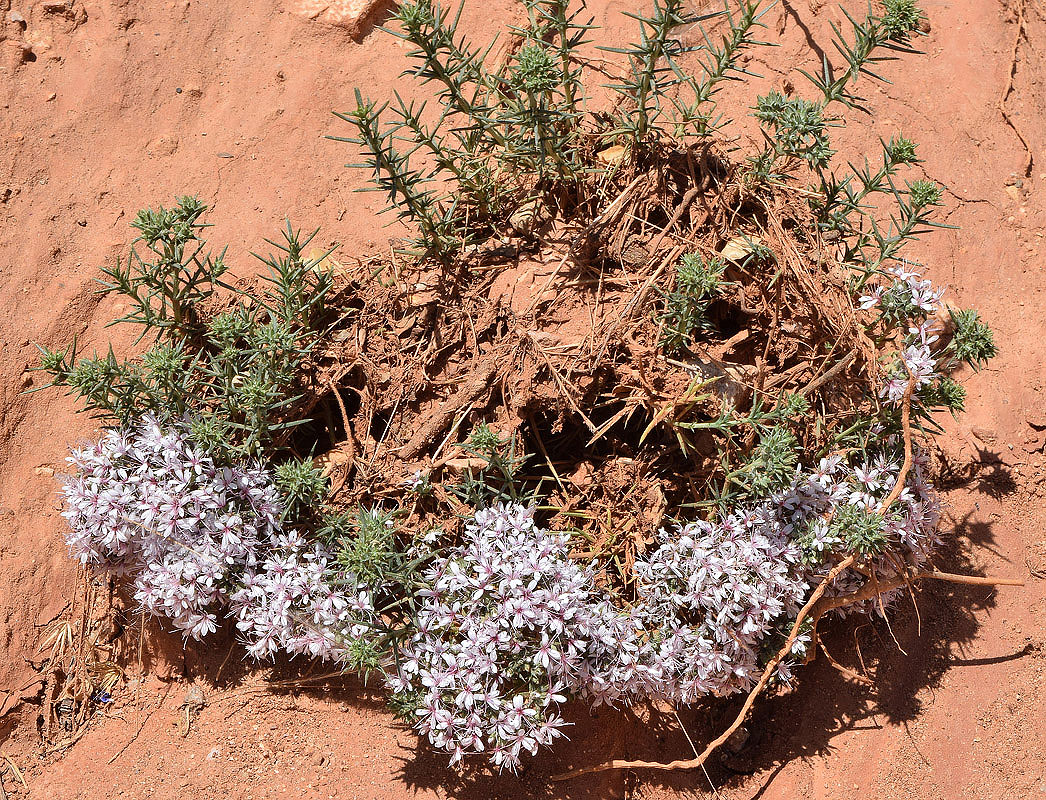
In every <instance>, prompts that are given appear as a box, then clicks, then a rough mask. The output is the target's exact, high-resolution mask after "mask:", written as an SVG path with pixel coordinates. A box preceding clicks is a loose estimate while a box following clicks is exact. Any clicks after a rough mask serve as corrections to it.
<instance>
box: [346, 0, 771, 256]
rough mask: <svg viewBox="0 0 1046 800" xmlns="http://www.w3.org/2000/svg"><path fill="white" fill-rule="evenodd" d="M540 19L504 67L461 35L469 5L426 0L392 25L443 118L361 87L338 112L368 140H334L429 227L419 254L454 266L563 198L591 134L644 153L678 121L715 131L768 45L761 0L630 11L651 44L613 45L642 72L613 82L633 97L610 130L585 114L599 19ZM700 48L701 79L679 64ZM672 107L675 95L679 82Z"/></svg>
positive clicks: (530, 18) (579, 176)
mask: <svg viewBox="0 0 1046 800" xmlns="http://www.w3.org/2000/svg"><path fill="white" fill-rule="evenodd" d="M522 2H523V6H524V8H525V9H526V11H527V25H526V27H522V28H514V29H513V31H514V32H515V33H517V34H519V35H520V36H521V37H522V38H523V44H522V46H521V47H519V48H518V49H517V50H516V51H515V53H514V54H513V55H512V56H511V57H510V58H509V59H508V60H507V61H506V62H505V63H503V64H500V65H497V66H490V65H488V63H487V55H488V53H489V52H490V51H491V47H492V46H491V47H487V48H485V49H481V48H477V47H475V46H474V45H472V44H471V43H470V42H468V41H467V39H466V38H465V37H464V36H462V35H460V34H459V32H458V23H459V19H460V14H461V7H460V6H459V7H458V10H457V12H456V13H455V14H454V15H451V14H450V12H449V10H448V9H446V8H443V7H442V6H440V5H439V4H438V3H436V2H434V0H412V2H407V3H404V4H403V5H401V6H400V7H399V8H398V10H397V11H396V12H395V14H394V15H393V21H394V23H395V27H394V28H392V29H389V33H391V34H392V35H394V36H397V37H398V38H400V39H402V40H404V41H405V42H406V43H407V44H408V46H409V47H410V50H409V51H408V57H409V58H410V59H411V60H412V61H413V62H414V66H413V67H412V68H411V69H410V70H408V74H409V75H411V76H412V77H413V78H415V79H416V80H417V81H418V82H419V84H421V85H425V84H429V83H434V84H436V86H437V97H436V105H437V106H438V108H439V109H440V110H439V113H438V114H437V115H436V116H435V118H434V119H433V118H432V115H431V114H427V113H426V104H425V103H415V102H414V101H409V102H408V101H405V100H404V99H403V98H401V97H400V96H399V95H395V98H394V102H386V103H382V104H378V103H376V102H374V101H371V100H368V99H365V98H364V97H363V95H362V93H361V92H360V91H359V90H357V91H356V109H355V110H354V111H351V112H347V113H338V114H337V116H338V117H339V118H340V119H342V120H344V121H346V122H348V123H350V124H351V125H352V126H353V127H354V128H355V132H356V135H354V136H349V137H331V138H333V139H335V140H336V141H343V142H350V143H353V144H355V145H356V146H357V147H358V148H359V150H360V152H361V153H362V157H363V160H362V161H361V162H359V163H356V164H352V165H350V166H354V167H359V168H364V169H367V170H369V171H370V172H371V174H372V176H373V183H374V187H373V188H374V189H375V190H378V191H382V192H384V193H385V194H386V195H387V197H388V200H389V208H390V209H395V211H396V213H397V214H398V215H399V217H400V218H401V219H404V220H409V221H410V222H412V223H413V224H414V225H416V226H417V229H418V233H419V234H420V235H419V238H418V239H417V240H416V241H415V243H414V251H413V252H414V253H416V254H419V255H422V256H427V257H432V258H435V259H437V260H441V261H448V260H450V259H451V258H453V257H454V256H455V255H456V254H457V253H458V252H459V251H460V250H461V249H462V248H463V247H467V246H469V245H470V244H475V243H478V242H481V241H483V240H485V239H487V238H489V237H490V236H492V235H494V234H496V233H498V232H499V231H501V230H503V228H504V226H505V225H506V223H507V221H508V219H509V217H510V216H511V215H512V214H513V213H514V212H516V211H517V210H519V209H521V208H528V207H530V206H532V205H534V204H535V203H538V202H541V201H543V200H546V199H547V200H553V199H554V200H555V201H556V202H557V203H559V202H562V200H563V198H564V197H569V196H571V195H572V194H575V193H576V191H575V190H576V187H577V184H578V182H579V181H581V180H583V179H584V178H585V176H586V175H588V174H590V173H591V172H592V171H593V170H595V169H596V168H597V167H596V166H595V165H594V164H593V160H592V158H591V156H592V149H591V145H590V144H589V141H590V140H591V137H586V136H584V135H583V133H584V129H583V127H582V126H583V124H585V123H592V124H594V126H595V130H593V131H592V133H594V134H595V135H596V136H598V137H599V138H600V139H602V140H604V141H605V140H608V139H609V140H617V141H621V142H623V143H625V144H627V145H628V146H630V147H631V148H632V149H633V150H635V149H640V148H643V147H646V146H648V145H650V144H651V143H652V142H654V141H656V140H658V139H659V138H660V137H662V136H664V135H665V131H666V130H667V129H668V128H672V129H674V130H675V131H676V132H677V134H679V135H686V134H696V135H699V136H707V135H709V134H710V133H712V132H713V131H714V130H715V129H716V127H717V126H718V125H719V122H720V121H719V120H718V119H714V118H713V113H712V112H713V110H714V100H713V95H714V94H715V92H716V90H717V88H718V86H719V84H721V83H722V82H723V81H725V80H729V79H732V78H735V77H737V75H738V74H743V73H744V72H745V70H744V69H742V68H740V67H738V66H737V64H736V59H737V57H738V55H739V54H740V52H741V51H742V50H743V49H744V48H746V47H749V46H752V45H755V44H759V42H756V41H755V39H754V38H753V32H754V30H755V29H757V28H758V27H761V23H760V22H759V19H760V17H761V15H762V12H761V11H760V4H759V2H758V1H757V0H741V2H739V3H738V5H737V7H736V8H733V7H731V5H730V4H729V3H727V4H726V5H725V10H724V11H723V12H717V13H714V14H707V15H703V16H697V15H693V14H691V13H689V12H687V11H685V10H684V7H683V2H682V0H656V2H655V3H654V8H653V10H652V12H651V13H650V14H649V15H642V14H634V13H628V16H630V17H632V18H633V19H635V20H636V22H637V23H638V39H639V41H638V43H637V44H636V45H634V46H632V47H628V48H620V49H615V48H610V50H611V52H615V53H620V54H623V55H624V56H625V57H626V61H627V65H628V73H627V74H626V76H625V77H624V78H623V79H622V81H621V82H620V83H617V84H614V85H613V86H612V87H611V88H612V89H613V90H614V91H615V92H617V93H618V94H619V95H621V96H622V98H623V101H622V102H621V103H619V104H618V106H617V107H616V109H615V111H614V113H613V114H612V115H611V119H610V122H609V124H604V123H602V122H596V120H595V119H594V118H588V117H586V115H584V114H583V111H582V102H583V101H584V99H585V98H584V92H583V87H582V86H581V74H582V69H583V66H584V63H585V59H584V58H583V57H582V55H581V52H580V50H581V48H582V47H583V45H584V44H585V38H584V37H585V33H586V31H587V30H588V29H589V28H591V27H592V26H591V25H590V24H588V23H583V22H581V21H580V20H579V14H580V13H581V10H582V9H583V5H582V6H581V7H580V8H578V9H577V10H574V11H571V10H569V6H570V2H569V0H522ZM722 14H725V15H726V16H727V18H728V22H729V26H728V29H727V31H726V33H724V34H723V36H722V38H721V39H720V40H719V41H714V40H713V39H712V38H711V37H709V36H708V35H707V34H704V32H703V31H702V35H703V37H704V41H703V44H701V45H697V46H692V47H691V46H684V45H683V44H682V43H681V41H680V39H679V38H678V33H679V31H680V30H681V29H682V28H683V27H685V26H691V25H693V24H694V23H699V22H701V21H703V20H707V19H711V18H712V17H718V16H720V15H722ZM690 52H695V53H699V57H700V66H701V74H700V75H699V76H695V75H688V74H686V73H685V72H684V71H683V70H682V69H681V67H680V66H679V64H678V63H677V61H676V59H677V58H678V57H679V56H681V55H682V54H684V53H690ZM670 89H671V90H673V91H672V92H671V94H673V95H674V96H673V98H672V100H671V103H666V102H665V101H666V99H667V98H668V97H669V90H670Z"/></svg>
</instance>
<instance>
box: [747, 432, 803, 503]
mask: <svg viewBox="0 0 1046 800" xmlns="http://www.w3.org/2000/svg"><path fill="white" fill-rule="evenodd" d="M798 463H799V443H798V441H797V440H796V438H795V434H794V433H792V431H791V430H789V429H788V428H787V427H785V426H783V425H774V426H772V427H770V428H767V429H765V430H763V432H762V433H761V434H760V436H759V443H758V444H757V445H756V446H755V447H754V448H753V449H752V453H751V455H750V456H749V458H748V460H747V462H746V463H745V464H744V465H742V466H741V468H740V469H739V470H737V471H736V473H735V474H734V475H733V477H732V480H733V482H734V483H735V484H737V485H738V486H740V487H741V488H742V490H743V491H744V493H745V494H747V495H749V496H751V497H767V496H769V495H770V494H772V493H773V492H775V491H777V490H779V489H782V488H783V487H784V486H786V485H787V483H788V481H789V480H791V478H792V475H793V474H794V473H795V467H796V465H797V464H798Z"/></svg>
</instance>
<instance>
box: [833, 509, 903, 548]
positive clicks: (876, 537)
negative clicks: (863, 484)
mask: <svg viewBox="0 0 1046 800" xmlns="http://www.w3.org/2000/svg"><path fill="white" fill-rule="evenodd" d="M885 523H886V520H885V519H884V518H883V515H882V514H880V513H879V512H878V511H870V510H868V509H866V508H865V507H864V506H860V505H841V506H839V508H838V509H837V510H836V512H835V516H834V517H833V518H832V521H831V524H830V526H829V530H830V531H831V532H832V533H833V534H834V535H835V536H837V537H838V538H839V539H841V540H842V541H843V542H844V543H845V545H846V549H847V551H848V552H851V553H857V554H859V555H862V556H877V555H880V554H881V553H883V551H885V550H886V546H887V544H888V543H889V537H888V536H887V535H886V524H885Z"/></svg>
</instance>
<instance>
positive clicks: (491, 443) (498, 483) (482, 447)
mask: <svg viewBox="0 0 1046 800" xmlns="http://www.w3.org/2000/svg"><path fill="white" fill-rule="evenodd" d="M461 449H462V450H464V451H465V452H466V453H467V454H468V455H470V456H473V457H475V458H478V459H481V460H482V461H483V466H482V467H481V468H479V469H478V470H473V469H472V468H469V469H467V470H466V471H465V474H464V476H463V477H462V480H461V482H460V484H459V485H458V486H455V487H452V488H451V491H453V492H454V494H456V495H457V496H458V497H459V498H460V499H461V500H463V501H464V502H465V503H467V504H468V505H470V506H472V507H473V508H483V507H485V506H489V505H491V504H493V503H499V502H510V501H517V502H518V501H522V500H524V498H522V497H521V495H520V484H519V479H518V476H519V470H520V468H521V467H522V466H523V463H524V462H525V461H526V460H527V458H528V457H529V456H528V455H527V454H526V453H521V452H519V449H518V447H517V443H516V439H515V437H514V436H513V437H502V436H501V435H500V434H498V432H497V431H495V430H494V429H493V428H491V427H490V426H489V425H487V424H486V423H481V424H479V425H477V426H476V427H475V429H473V431H472V433H470V434H469V436H468V438H467V439H466V440H465V442H463V443H462V444H461Z"/></svg>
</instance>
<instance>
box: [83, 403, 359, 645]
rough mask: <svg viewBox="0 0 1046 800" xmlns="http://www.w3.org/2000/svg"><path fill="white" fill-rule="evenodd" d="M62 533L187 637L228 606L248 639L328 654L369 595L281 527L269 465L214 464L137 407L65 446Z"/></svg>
mask: <svg viewBox="0 0 1046 800" xmlns="http://www.w3.org/2000/svg"><path fill="white" fill-rule="evenodd" d="M68 460H69V463H71V464H72V465H73V466H74V467H75V468H76V473H75V474H74V475H72V476H71V477H70V478H69V479H68V480H67V481H66V483H65V487H64V490H63V493H64V496H65V502H66V510H65V511H64V514H63V515H64V516H65V517H66V519H67V520H68V521H69V525H70V529H69V532H68V534H67V541H68V544H69V547H70V549H71V550H72V552H73V554H74V555H75V556H76V557H77V558H78V559H79V560H80V561H81V563H84V564H87V565H92V566H96V567H101V568H104V569H108V570H110V571H113V572H116V573H119V574H128V575H130V576H131V578H132V580H133V586H134V596H135V599H136V600H137V601H138V602H139V603H140V604H141V606H142V608H143V609H145V610H146V611H149V612H150V613H153V614H157V615H160V616H164V617H167V618H169V619H170V620H171V621H172V622H173V623H174V625H175V627H176V628H178V629H179V630H181V631H183V632H184V633H185V634H186V635H188V636H191V637H192V638H195V639H201V638H203V637H204V636H206V635H207V634H209V633H211V632H212V631H214V630H215V629H216V627H217V624H218V620H219V617H220V616H224V615H225V614H226V613H228V611H229V610H231V611H232V612H233V614H234V615H235V617H236V622H237V626H238V628H239V629H240V631H241V632H242V633H243V635H244V637H245V639H246V641H247V644H248V649H249V651H250V652H251V653H253V654H254V655H256V656H258V657H265V656H269V655H271V654H272V653H273V652H275V651H276V650H277V649H282V650H285V651H287V652H289V653H291V654H294V653H308V654H309V655H311V656H319V657H324V658H338V657H339V654H340V650H339V647H340V646H343V644H342V643H343V642H344V640H345V637H346V636H352V635H357V636H358V635H360V633H361V631H360V625H361V623H362V622H365V621H366V620H368V619H370V618H371V616H372V614H371V598H370V596H369V594H368V592H367V591H366V589H365V588H364V587H361V586H358V585H357V584H356V583H355V582H354V581H353V580H351V576H346V575H344V574H338V575H337V578H336V579H335V576H334V575H333V574H332V572H331V567H332V561H333V558H332V556H331V554H330V553H329V552H328V551H326V550H325V549H324V548H322V547H321V546H319V545H308V544H306V542H305V541H304V540H303V539H302V538H301V536H300V535H299V534H298V533H297V532H296V531H284V530H283V526H282V522H281V513H282V504H281V502H280V498H279V496H278V494H277V491H276V489H275V488H274V485H273V481H272V476H271V475H270V474H269V472H267V471H266V470H264V469H262V468H261V467H259V466H247V467H226V466H218V465H217V464H215V463H214V461H213V460H212V459H211V458H210V457H209V456H208V455H206V454H205V453H203V452H202V451H201V450H200V449H199V448H198V447H197V446H196V445H195V444H194V443H193V442H192V440H191V439H190V437H189V435H188V434H187V432H186V429H185V427H184V426H174V427H171V428H166V429H165V428H162V427H161V426H160V425H159V424H158V423H157V422H156V420H154V419H150V418H146V419H145V420H143V421H142V422H141V423H139V425H138V426H137V427H136V428H134V429H131V430H128V431H110V432H109V433H107V434H106V435H105V436H104V437H103V438H102V439H101V440H100V441H99V442H98V443H97V444H95V445H92V446H90V447H85V448H82V449H79V450H76V451H74V452H73V453H72V455H71V456H70V457H69V459H68Z"/></svg>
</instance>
